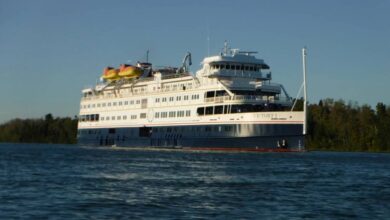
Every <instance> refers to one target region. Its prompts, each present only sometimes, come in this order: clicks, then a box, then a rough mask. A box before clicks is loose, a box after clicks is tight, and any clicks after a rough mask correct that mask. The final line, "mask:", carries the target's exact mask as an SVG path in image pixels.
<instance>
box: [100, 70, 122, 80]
mask: <svg viewBox="0 0 390 220" xmlns="http://www.w3.org/2000/svg"><path fill="white" fill-rule="evenodd" d="M118 72H119V70H118V69H115V68H113V67H106V68H104V71H103V76H102V77H103V79H106V80H109V81H113V80H117V79H118V78H119V76H118Z"/></svg>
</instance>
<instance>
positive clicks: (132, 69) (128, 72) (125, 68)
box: [118, 64, 142, 79]
mask: <svg viewBox="0 0 390 220" xmlns="http://www.w3.org/2000/svg"><path fill="white" fill-rule="evenodd" d="M141 74H142V69H141V68H139V67H136V66H131V65H128V64H122V65H121V66H120V69H119V73H118V75H119V76H120V77H124V78H126V79H131V78H135V77H139V76H140V75H141Z"/></svg>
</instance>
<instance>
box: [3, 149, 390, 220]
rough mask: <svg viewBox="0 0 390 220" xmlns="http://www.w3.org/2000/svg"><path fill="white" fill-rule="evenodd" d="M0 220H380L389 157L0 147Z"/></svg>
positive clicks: (387, 206)
mask: <svg viewBox="0 0 390 220" xmlns="http://www.w3.org/2000/svg"><path fill="white" fill-rule="evenodd" d="M0 218H1V219H16V218H18V219H19V218H22V219H48V218H49V219H63V218H66V219H301V218H310V219H312V218H314V219H356V218H359V219H390V154H380V153H331V152H305V153H221V152H219V153H210V152H186V151H151V150H134V149H133V150H131V149H126V148H119V149H118V148H92V147H79V146H75V145H43V144H42V145H38V144H0Z"/></svg>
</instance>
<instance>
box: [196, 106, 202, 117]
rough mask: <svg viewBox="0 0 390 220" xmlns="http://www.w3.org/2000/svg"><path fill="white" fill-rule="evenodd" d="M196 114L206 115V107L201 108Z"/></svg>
mask: <svg viewBox="0 0 390 220" xmlns="http://www.w3.org/2000/svg"><path fill="white" fill-rule="evenodd" d="M196 112H197V113H198V115H204V107H200V108H198V109H197V110H196Z"/></svg>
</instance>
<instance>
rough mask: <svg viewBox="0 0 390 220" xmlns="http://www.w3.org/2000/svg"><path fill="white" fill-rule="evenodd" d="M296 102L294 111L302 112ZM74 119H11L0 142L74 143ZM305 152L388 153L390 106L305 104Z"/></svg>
mask: <svg viewBox="0 0 390 220" xmlns="http://www.w3.org/2000/svg"><path fill="white" fill-rule="evenodd" d="M302 103H303V102H302V100H298V103H297V106H296V109H294V110H301V109H302V106H303V105H302ZM76 134H77V117H74V118H70V117H63V118H61V117H56V118H54V117H53V116H52V114H47V115H45V117H44V118H39V119H13V120H11V121H9V122H6V123H4V124H2V125H0V142H15V143H21V142H23V143H63V144H74V143H76ZM306 148H307V149H308V150H324V151H370V152H384V151H390V106H386V105H385V104H383V103H377V105H376V106H375V108H374V109H373V108H372V107H371V106H369V105H362V106H360V105H358V104H357V103H355V102H348V103H346V102H345V101H343V100H336V101H335V100H333V99H329V98H328V99H323V100H320V101H319V103H318V104H309V105H308V134H307V137H306Z"/></svg>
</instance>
